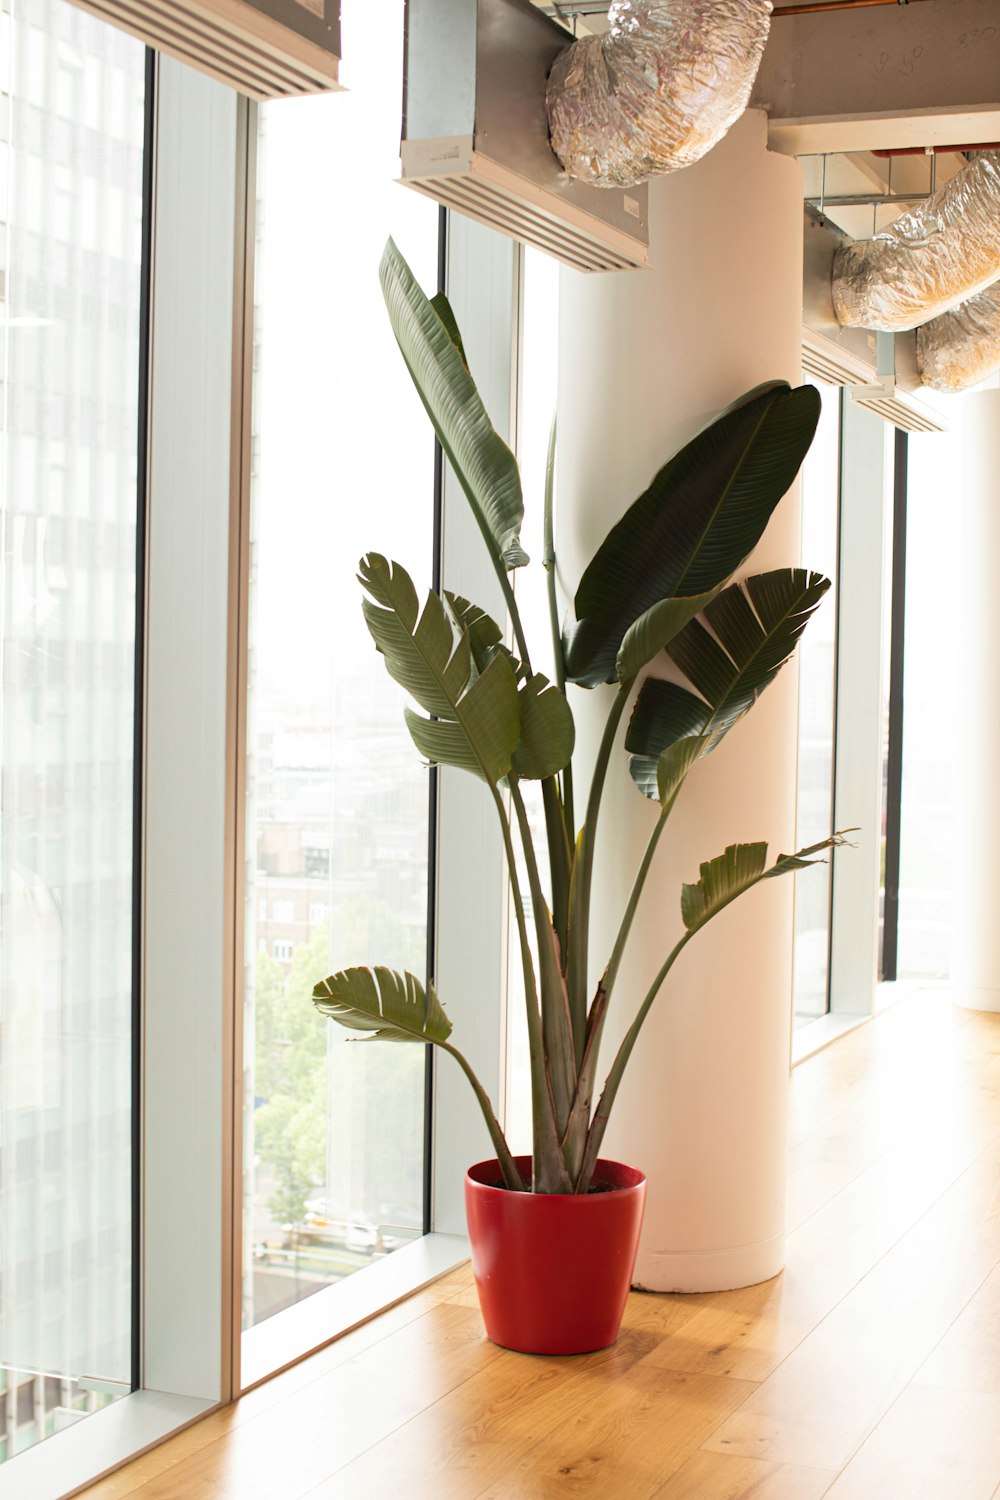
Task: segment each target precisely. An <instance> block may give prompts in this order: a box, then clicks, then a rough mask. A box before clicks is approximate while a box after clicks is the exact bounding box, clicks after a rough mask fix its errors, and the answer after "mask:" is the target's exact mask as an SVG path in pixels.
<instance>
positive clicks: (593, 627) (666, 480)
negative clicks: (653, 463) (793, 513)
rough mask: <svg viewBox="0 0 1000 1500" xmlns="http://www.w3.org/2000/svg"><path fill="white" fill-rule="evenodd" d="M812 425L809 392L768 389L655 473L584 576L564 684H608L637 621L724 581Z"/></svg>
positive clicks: (814, 403) (813, 395) (803, 449)
mask: <svg viewBox="0 0 1000 1500" xmlns="http://www.w3.org/2000/svg"><path fill="white" fill-rule="evenodd" d="M818 419H819V395H818V394H817V392H816V391H815V389H814V388H813V387H812V386H801V387H800V388H799V389H798V390H791V389H790V388H789V387H788V386H787V385H785V384H784V383H783V382H777V381H776V382H773V383H771V384H768V385H766V386H763V387H759V388H757V389H756V390H754V391H750V392H748V393H747V395H746V396H744V397H741V398H740V400H739V401H738V402H736V403H734V405H733V406H731V407H730V408H728V409H727V410H726V411H725V412H723V413H722V415H721V416H720V417H718V418H716V420H715V421H714V422H713V423H712V424H711V425H710V426H709V427H707V428H706V429H705V430H704V431H703V432H701V433H699V435H698V436H697V437H696V438H694V439H693V440H692V441H691V442H690V443H688V444H687V445H686V447H684V448H682V449H681V451H680V452H679V453H678V454H676V455H675V456H674V457H673V458H672V459H671V460H670V461H669V462H668V463H667V464H665V465H664V467H663V468H662V469H661V470H660V472H659V473H658V474H657V475H656V477H655V478H654V479H653V481H652V483H651V484H650V486H649V488H648V490H646V492H645V493H644V494H643V495H641V496H640V497H639V499H638V500H637V501H636V502H635V504H634V505H633V506H632V507H631V509H629V510H628V511H627V512H626V513H625V515H624V516H623V517H622V519H621V520H620V521H619V522H618V524H617V525H616V526H614V527H613V528H612V530H611V531H610V532H609V533H608V535H607V537H606V538H605V540H604V542H603V543H602V544H601V546H600V547H599V549H598V551H597V553H596V555H595V556H594V558H593V560H592V562H591V563H590V565H589V566H588V568H587V570H586V572H585V573H584V575H583V578H582V580H581V582H580V587H579V589H578V590H577V595H576V600H575V613H576V623H575V624H573V625H571V626H570V627H569V629H568V630H567V632H566V637H565V655H566V675H567V677H568V678H569V679H570V680H571V681H574V682H578V683H580V684H581V685H582V686H584V687H594V686H596V685H597V684H598V683H601V682H613V681H614V680H615V670H616V660H617V657H618V653H619V650H620V649H621V646H622V642H623V641H624V639H625V636H626V634H627V633H628V631H629V628H630V626H632V625H633V624H634V623H635V622H636V621H637V620H638V619H639V618H640V616H642V615H644V614H645V613H646V611H647V610H649V609H651V608H652V607H653V606H654V605H656V604H659V603H660V601H661V600H664V599H684V598H688V599H690V598H693V597H695V596H697V595H699V594H706V593H709V592H710V591H711V590H713V589H716V588H717V587H718V586H719V585H720V584H722V583H724V582H725V580H726V579H728V578H730V577H731V576H732V574H733V573H734V572H735V571H736V569H737V568H738V567H739V565H740V563H741V562H743V560H744V559H745V558H746V557H747V556H748V555H749V554H750V552H751V551H752V550H753V548H754V547H755V546H756V544H757V542H758V540H759V539H760V537H761V534H762V533H763V531H764V528H765V526H766V525H767V523H768V521H769V519H770V517H771V514H772V512H773V511H774V509H775V507H776V506H777V504H778V502H779V501H780V500H781V498H782V496H783V495H784V494H785V493H786V491H787V490H788V488H789V486H790V485H791V483H792V481H793V480H794V478H795V475H796V474H797V473H798V470H799V466H800V464H801V463H802V460H803V458H804V457H805V455H806V453H807V451H808V449H809V445H810V443H811V442H812V439H813V435H814V433H815V430H816V423H817V421H818ZM682 623H683V622H682Z"/></svg>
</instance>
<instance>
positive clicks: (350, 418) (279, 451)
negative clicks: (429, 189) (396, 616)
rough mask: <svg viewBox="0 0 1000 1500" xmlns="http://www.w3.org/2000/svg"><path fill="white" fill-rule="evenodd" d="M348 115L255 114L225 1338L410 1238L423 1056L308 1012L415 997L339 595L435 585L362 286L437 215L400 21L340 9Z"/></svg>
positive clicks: (399, 810) (413, 850)
mask: <svg viewBox="0 0 1000 1500" xmlns="http://www.w3.org/2000/svg"><path fill="white" fill-rule="evenodd" d="M343 32H344V38H345V47H344V50H345V57H347V58H349V60H350V66H349V67H347V66H346V65H345V70H344V82H345V84H346V85H347V88H348V92H347V93H343V94H336V95H330V96H322V97H319V98H315V99H305V100H295V101H280V102H277V103H273V104H267V105H264V106H263V107H262V109H261V112H260V142H259V151H258V168H259V180H258V243H257V272H256V288H255V304H256V316H255V384H254V416H253V423H254V427H253V430H254V440H253V451H254V462H253V480H252V513H253V519H252V541H251V625H250V668H249V672H250V682H249V694H250V710H249V739H248V753H249V766H248V782H249V806H248V819H247V827H248V839H247V851H246V856H247V864H246V877H247V938H248V942H247V954H246V969H245V997H246V1003H245V1028H244V1030H245V1049H244V1056H245V1076H244V1097H245V1113H244V1121H245V1135H244V1151H245V1155H244V1264H243V1272H244V1275H243V1287H244V1297H243V1323H244V1327H247V1328H248V1327H251V1326H253V1325H254V1324H257V1323H260V1322H261V1321H262V1320H263V1319H265V1318H267V1317H270V1316H271V1315H272V1314H274V1313H277V1312H280V1311H281V1310H282V1309H283V1308H285V1307H287V1306H290V1305H291V1304H293V1303H295V1302H297V1301H299V1300H301V1298H303V1297H306V1296H309V1295H310V1294H312V1293H313V1292H315V1291H318V1290H320V1289H321V1288H322V1287H324V1286H328V1285H330V1284H332V1283H334V1282H336V1281H339V1280H341V1279H342V1278H343V1277H345V1276H347V1275H350V1274H351V1273H353V1272H354V1271H356V1270H358V1269H361V1268H363V1267H365V1266H367V1265H369V1264H370V1263H371V1262H372V1261H373V1260H374V1259H377V1258H379V1257H381V1256H382V1255H385V1254H387V1253H389V1252H390V1251H392V1250H393V1249H395V1248H397V1247H398V1246H400V1245H403V1244H406V1243H408V1242H410V1241H411V1240H413V1239H414V1238H416V1237H418V1236H419V1235H420V1234H421V1233H422V1231H423V1180H424V1144H423V1143H424V1070H425V1061H424V1050H423V1048H421V1047H401V1046H396V1047H390V1046H386V1045H384V1044H378V1043H370V1042H363V1041H353V1040H351V1039H349V1037H348V1036H347V1034H346V1033H345V1032H344V1031H343V1030H342V1029H341V1028H340V1027H337V1026H333V1025H331V1024H330V1023H328V1022H325V1021H324V1020H323V1019H322V1018H321V1017H320V1016H319V1015H318V1013H317V1012H316V1011H315V1010H314V1008H313V1006H312V1005H311V1003H310V996H311V992H312V987H313V985H314V984H315V983H316V982H317V980H319V979H322V978H323V977H324V976H325V975H326V974H328V973H330V972H331V971H333V970H335V969H341V968H345V967H348V966H350V965H352V964H373V963H383V964H387V965H389V966H390V967H394V968H400V969H409V970H411V971H412V972H414V973H416V974H417V975H419V976H420V977H421V978H422V977H423V976H424V972H425V968H426V950H427V841H428V826H427V822H428V773H427V770H426V768H425V767H424V766H423V765H422V764H421V761H420V757H419V755H418V754H417V752H416V750H415V749H414V747H413V745H412V743H411V741H410V738H409V735H408V734H407V732H406V728H405V725H404V723H403V706H404V701H405V697H404V694H403V693H402V691H401V689H399V688H398V687H397V685H396V684H395V683H393V682H392V680H391V679H390V678H389V677H388V675H387V673H386V672H385V670H384V667H383V666H382V664H381V662H380V660H379V658H378V656H377V654H376V651H375V648H374V645H373V643H372V640H371V637H370V636H369V634H368V631H367V628H366V626H365V623H364V619H363V617H362V613H361V600H362V591H361V588H360V586H359V585H358V583H357V581H356V578H355V573H356V568H357V562H358V559H359V558H360V557H361V556H362V555H363V554H364V553H366V552H368V551H377V552H382V553H384V554H385V555H387V556H390V557H393V558H395V559H396V560H398V561H399V562H400V563H402V564H403V566H404V567H405V568H406V569H407V571H408V572H409V573H410V574H411V576H412V577H413V579H414V583H415V585H416V587H417V589H418V591H420V592H423V591H424V590H426V588H427V587H428V586H429V584H430V581H431V576H432V536H433V496H434V444H433V434H432V432H431V429H430V426H429V424H428V422H427V419H426V416H425V414H424V412H423V409H422V407H421V405H420V402H419V399H418V398H417V396H416V393H415V392H414V390H413V389H412V386H411V383H410V378H409V375H408V374H407V371H406V367H405V365H404V364H403V361H402V360H401V358H400V356H399V352H398V350H397V348H396V345H395V342H394V340H393V337H392V332H391V329H390V326H389V322H388V318H387V316H386V313H385V308H384V306H383V302H382V296H381V291H380V288H379V281H378V264H379V260H380V257H381V254H382V248H383V245H384V243H385V240H386V237H387V236H388V235H389V234H392V235H393V236H394V237H395V239H396V240H397V242H398V243H399V245H400V248H401V249H402V251H403V253H404V255H406V257H407V259H408V260H409V261H410V264H411V265H412V267H413V269H414V271H415V273H416V275H417V276H418V278H419V279H420V281H421V283H422V284H423V285H424V286H425V287H427V288H428V289H429V290H431V291H433V289H434V286H435V283H436V277H437V247H438V214H437V209H436V208H435V206H434V205H433V204H431V203H430V202H428V201H427V200H426V199H423V198H420V197H418V196H417V195H416V194H414V193H412V192H408V191H406V190H404V189H403V188H401V187H400V186H399V185H398V184H397V182H396V180H395V179H396V178H397V177H398V175H399V101H400V98H401V95H402V68H403V5H402V0H392V3H388V4H383V5H380V6H378V7H372V6H370V5H367V4H365V3H364V0H347V3H345V4H344V6H343Z"/></svg>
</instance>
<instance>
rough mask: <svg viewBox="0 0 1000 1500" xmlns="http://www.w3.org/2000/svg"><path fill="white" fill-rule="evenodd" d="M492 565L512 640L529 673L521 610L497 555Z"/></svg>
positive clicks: (529, 663) (529, 661) (529, 662)
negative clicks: (504, 605) (504, 603)
mask: <svg viewBox="0 0 1000 1500" xmlns="http://www.w3.org/2000/svg"><path fill="white" fill-rule="evenodd" d="M493 566H494V567H495V568H496V574H497V577H498V578H499V580H500V587H501V588H502V589H503V596H504V600H505V601H506V604H507V613H508V614H509V615H510V623H511V626H512V627H513V631H514V640H515V641H516V643H517V650H518V655H519V656H520V659H521V661H523V662H524V665H525V666H526V667H527V669H528V671H529V673H530V671H531V657H530V656H529V654H528V642H527V639H526V637H525V634H524V626H523V625H522V624H521V612H520V610H519V609H518V607H517V600H516V598H515V597H514V589H513V587H512V585H511V581H510V579H509V578H508V576H507V572H506V569H505V568H504V565H503V563H502V562H501V561H500V559H499V558H498V557H494V559H493Z"/></svg>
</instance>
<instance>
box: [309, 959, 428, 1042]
mask: <svg viewBox="0 0 1000 1500" xmlns="http://www.w3.org/2000/svg"><path fill="white" fill-rule="evenodd" d="M312 998H313V1004H314V1005H315V1007H316V1009H317V1010H318V1011H321V1012H322V1014H323V1015H324V1016H329V1017H330V1019H331V1020H333V1021H339V1023H340V1025H341V1026H346V1027H347V1029H348V1030H349V1031H367V1032H369V1033H370V1034H371V1035H372V1037H382V1038H384V1039H387V1040H388V1041H391V1042H446V1041H447V1040H448V1038H449V1036H450V1035H451V1022H450V1021H449V1019H448V1017H447V1016H446V1015H445V1012H444V1007H443V1006H442V1004H441V1002H440V1000H439V999H438V997H437V995H436V994H435V992H434V987H433V985H430V986H429V987H428V988H427V990H426V991H425V989H424V987H423V985H422V984H421V983H420V980H419V979H417V978H416V976H415V975H413V974H409V973H403V974H401V973H399V972H398V971H397V970H395V969H384V968H375V969H365V968H354V969H341V970H340V972H339V973H337V974H331V975H329V977H328V978H326V979H321V980H320V982H319V984H317V985H316V986H315V987H314V989H313V993H312Z"/></svg>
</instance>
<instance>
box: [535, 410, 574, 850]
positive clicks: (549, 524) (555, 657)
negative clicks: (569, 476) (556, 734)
mask: <svg viewBox="0 0 1000 1500" xmlns="http://www.w3.org/2000/svg"><path fill="white" fill-rule="evenodd" d="M555 470H556V419H555V417H554V416H553V418H552V426H551V428H550V429H549V448H548V454H547V455H546V460H545V508H544V511H543V522H542V525H543V539H542V567H543V568H544V569H545V575H546V578H545V583H546V592H547V594H548V600H549V628H550V629H551V631H552V662H553V668H554V671H555V680H556V687H557V688H558V689H559V691H560V692H562V693H565V691H566V662H565V660H564V658H563V647H562V630H561V628H560V625H559V599H558V595H557V591H556V547H555V528H554V522H553V504H554V498H553V497H554V492H555ZM562 805H563V814H562V816H563V829H564V834H565V837H566V839H567V842H568V844H569V848H570V851H571V858H572V850H573V848H574V846H575V844H576V827H575V820H574V817H573V763H572V761H570V763H569V765H568V766H566V767H565V769H564V770H563V773H562ZM550 838H551V834H550Z"/></svg>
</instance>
